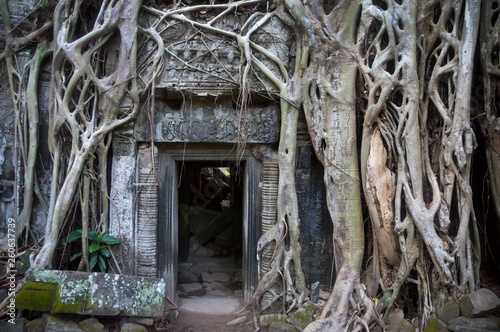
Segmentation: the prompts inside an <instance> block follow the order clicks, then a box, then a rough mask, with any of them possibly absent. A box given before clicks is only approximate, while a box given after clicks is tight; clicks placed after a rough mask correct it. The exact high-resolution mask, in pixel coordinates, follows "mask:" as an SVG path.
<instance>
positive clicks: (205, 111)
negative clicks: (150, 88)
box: [134, 99, 280, 143]
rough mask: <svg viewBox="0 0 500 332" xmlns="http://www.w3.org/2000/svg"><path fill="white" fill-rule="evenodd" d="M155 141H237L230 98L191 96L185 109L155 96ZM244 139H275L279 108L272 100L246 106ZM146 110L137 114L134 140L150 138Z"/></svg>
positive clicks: (269, 140)
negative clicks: (173, 105)
mask: <svg viewBox="0 0 500 332" xmlns="http://www.w3.org/2000/svg"><path fill="white" fill-rule="evenodd" d="M155 105H156V106H157V109H156V112H155V114H156V120H155V132H154V140H155V142H169V143H170V142H171V143H176V142H177V143H182V142H199V143H201V142H210V143H215V142H224V143H236V142H237V141H238V139H239V138H238V137H239V136H238V127H239V125H238V124H239V121H240V118H239V115H238V114H239V113H238V112H237V110H236V109H235V108H234V106H233V104H232V101H231V99H222V100H220V101H219V100H218V101H217V102H216V103H214V102H209V103H207V101H206V100H201V101H200V100H193V101H192V103H190V107H189V110H187V109H185V108H183V109H175V108H173V107H172V105H171V104H170V103H169V102H166V101H161V100H157V101H156V104H155ZM245 121H246V124H245V133H244V136H245V140H246V142H247V143H276V142H278V140H279V126H280V123H279V108H278V107H277V106H275V105H274V104H270V105H264V106H263V105H258V106H249V107H248V108H247V110H246V115H245ZM149 128H150V126H149V120H148V117H147V114H146V113H145V112H144V114H142V113H141V114H140V115H139V117H138V118H137V121H136V124H135V132H134V137H135V139H137V140H138V141H147V140H149V139H151V134H150V129H149Z"/></svg>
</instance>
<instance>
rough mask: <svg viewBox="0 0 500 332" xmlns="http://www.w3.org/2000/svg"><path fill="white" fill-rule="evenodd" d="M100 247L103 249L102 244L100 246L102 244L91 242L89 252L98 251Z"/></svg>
mask: <svg viewBox="0 0 500 332" xmlns="http://www.w3.org/2000/svg"><path fill="white" fill-rule="evenodd" d="M99 249H101V246H100V245H98V244H91V245H90V246H89V252H90V253H93V252H94V251H97V250H99Z"/></svg>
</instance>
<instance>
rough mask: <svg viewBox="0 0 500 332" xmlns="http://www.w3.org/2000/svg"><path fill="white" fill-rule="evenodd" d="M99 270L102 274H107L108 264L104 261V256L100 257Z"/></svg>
mask: <svg viewBox="0 0 500 332" xmlns="http://www.w3.org/2000/svg"><path fill="white" fill-rule="evenodd" d="M99 269H100V270H101V272H106V262H105V261H104V258H102V256H99Z"/></svg>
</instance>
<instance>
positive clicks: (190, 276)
mask: <svg viewBox="0 0 500 332" xmlns="http://www.w3.org/2000/svg"><path fill="white" fill-rule="evenodd" d="M178 280H179V283H180V284H190V283H193V282H199V281H200V276H199V275H196V274H195V273H193V272H191V271H186V270H181V271H180V272H179V275H178Z"/></svg>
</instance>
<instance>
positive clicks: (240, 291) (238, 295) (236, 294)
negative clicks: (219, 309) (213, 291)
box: [233, 289, 243, 297]
mask: <svg viewBox="0 0 500 332" xmlns="http://www.w3.org/2000/svg"><path fill="white" fill-rule="evenodd" d="M233 295H234V296H237V297H243V289H237V290H235V291H234V292H233Z"/></svg>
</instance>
